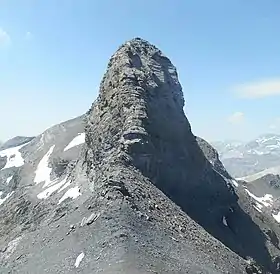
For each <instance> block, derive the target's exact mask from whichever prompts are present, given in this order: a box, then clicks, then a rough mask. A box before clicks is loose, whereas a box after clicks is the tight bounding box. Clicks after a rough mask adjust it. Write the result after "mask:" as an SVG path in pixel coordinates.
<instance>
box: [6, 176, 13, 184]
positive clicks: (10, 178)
mask: <svg viewBox="0 0 280 274" xmlns="http://www.w3.org/2000/svg"><path fill="white" fill-rule="evenodd" d="M12 179H13V176H10V177H8V178H7V180H6V184H7V185H8V184H9V183H10V182H11V180H12Z"/></svg>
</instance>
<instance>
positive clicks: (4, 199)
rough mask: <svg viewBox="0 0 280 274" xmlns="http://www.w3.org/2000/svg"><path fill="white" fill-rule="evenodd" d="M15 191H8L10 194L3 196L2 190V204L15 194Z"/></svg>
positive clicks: (0, 199) (0, 200)
mask: <svg viewBox="0 0 280 274" xmlns="http://www.w3.org/2000/svg"><path fill="white" fill-rule="evenodd" d="M13 193H14V191H12V192H10V193H8V194H7V195H6V197H4V198H1V197H2V195H3V192H2V191H0V205H2V204H3V203H4V202H5V201H6V200H8V199H9V198H10V197H11V196H12V195H13Z"/></svg>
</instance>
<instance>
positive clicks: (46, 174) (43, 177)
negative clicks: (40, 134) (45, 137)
mask: <svg viewBox="0 0 280 274" xmlns="http://www.w3.org/2000/svg"><path fill="white" fill-rule="evenodd" d="M54 147H55V145H53V146H52V147H51V148H50V149H49V151H48V152H47V153H46V154H45V155H44V157H43V158H42V160H41V161H40V162H39V164H38V167H37V170H36V171H35V179H34V183H35V184H39V183H41V182H45V184H44V186H43V187H47V186H48V185H49V184H51V183H52V182H51V178H50V175H51V172H52V168H50V167H49V166H48V164H49V158H50V156H51V154H52V153H53V149H54Z"/></svg>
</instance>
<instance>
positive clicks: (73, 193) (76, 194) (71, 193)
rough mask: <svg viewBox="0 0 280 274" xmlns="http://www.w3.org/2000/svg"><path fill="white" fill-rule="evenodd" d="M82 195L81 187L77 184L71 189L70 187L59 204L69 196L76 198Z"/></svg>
mask: <svg viewBox="0 0 280 274" xmlns="http://www.w3.org/2000/svg"><path fill="white" fill-rule="evenodd" d="M80 195H81V193H80V188H79V187H77V186H75V187H72V188H70V189H68V190H67V191H66V192H65V194H64V195H63V196H62V198H61V199H60V200H59V202H58V204H61V203H62V202H63V201H64V200H66V199H68V198H72V199H76V198H78V197H79V196H80Z"/></svg>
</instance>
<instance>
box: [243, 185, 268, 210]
mask: <svg viewBox="0 0 280 274" xmlns="http://www.w3.org/2000/svg"><path fill="white" fill-rule="evenodd" d="M245 190H246V192H247V193H248V195H249V196H250V197H252V198H253V199H254V200H256V201H257V202H259V203H260V204H263V205H264V206H266V207H271V206H272V204H273V196H272V195H271V194H265V195H264V196H263V197H257V196H255V195H254V194H253V193H251V192H250V191H249V190H248V189H245Z"/></svg>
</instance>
